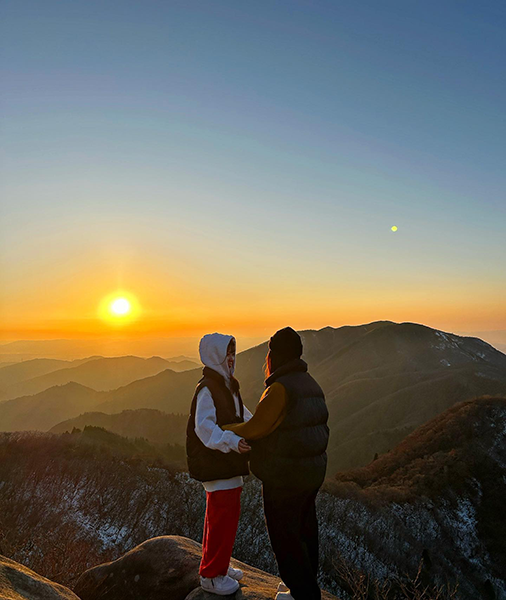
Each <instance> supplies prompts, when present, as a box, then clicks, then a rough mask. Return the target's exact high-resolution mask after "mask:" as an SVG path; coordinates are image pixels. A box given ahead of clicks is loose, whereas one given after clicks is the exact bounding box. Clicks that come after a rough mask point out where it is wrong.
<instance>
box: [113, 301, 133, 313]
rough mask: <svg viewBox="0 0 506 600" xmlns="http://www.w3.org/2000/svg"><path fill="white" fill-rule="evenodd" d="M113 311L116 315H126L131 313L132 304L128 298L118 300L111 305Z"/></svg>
mask: <svg viewBox="0 0 506 600" xmlns="http://www.w3.org/2000/svg"><path fill="white" fill-rule="evenodd" d="M111 310H112V312H113V313H114V314H115V315H126V314H128V313H129V312H130V302H129V301H128V300H127V299H126V298H117V299H116V300H114V302H113V303H112V304H111Z"/></svg>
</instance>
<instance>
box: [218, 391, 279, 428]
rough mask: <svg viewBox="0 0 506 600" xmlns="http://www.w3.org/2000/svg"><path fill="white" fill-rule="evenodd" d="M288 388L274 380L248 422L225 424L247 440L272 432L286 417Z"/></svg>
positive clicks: (225, 426)
mask: <svg viewBox="0 0 506 600" xmlns="http://www.w3.org/2000/svg"><path fill="white" fill-rule="evenodd" d="M286 403H287V397H286V390H285V388H284V386H283V384H281V383H278V382H276V381H275V382H274V383H273V384H272V385H270V386H269V387H268V388H267V389H266V390H265V392H264V393H263V394H262V397H261V398H260V402H259V403H258V405H257V407H256V409H255V412H254V414H253V416H252V417H251V419H250V420H249V421H248V422H247V423H232V424H230V425H224V426H223V427H222V429H228V430H230V431H233V432H234V433H235V434H237V435H239V436H241V437H243V438H245V439H246V440H257V439H259V438H263V437H265V436H266V435H269V433H272V432H273V431H274V430H275V429H276V427H278V425H279V424H280V423H281V421H282V420H283V419H284V418H285V414H286Z"/></svg>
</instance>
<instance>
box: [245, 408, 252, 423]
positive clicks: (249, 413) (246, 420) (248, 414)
mask: <svg viewBox="0 0 506 600" xmlns="http://www.w3.org/2000/svg"><path fill="white" fill-rule="evenodd" d="M252 416H253V415H252V414H251V412H250V411H249V410H248V407H247V406H246V404H244V422H245V423H247V422H248V421H249V420H250V419H251V417H252Z"/></svg>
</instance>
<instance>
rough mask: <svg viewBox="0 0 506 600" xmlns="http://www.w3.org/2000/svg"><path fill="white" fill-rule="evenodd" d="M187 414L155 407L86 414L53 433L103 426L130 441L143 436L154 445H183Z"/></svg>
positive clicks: (70, 420) (54, 429)
mask: <svg viewBox="0 0 506 600" xmlns="http://www.w3.org/2000/svg"><path fill="white" fill-rule="evenodd" d="M187 421H188V417H187V416H186V415H174V414H168V413H165V412H162V411H160V410H156V409H154V408H138V409H136V410H124V411H122V412H120V413H117V414H112V415H109V414H106V413H103V412H86V413H84V414H82V415H79V416H78V417H74V418H72V419H68V420H66V421H62V422H61V423H58V424H57V425H55V426H54V427H52V428H51V429H50V430H49V431H50V432H51V433H64V432H65V431H68V432H72V430H73V429H74V428H77V429H84V427H85V426H87V425H92V426H94V427H103V428H104V429H107V430H108V431H112V432H113V433H117V434H118V435H121V436H124V437H130V438H132V437H133V438H136V437H142V438H145V439H146V440H148V442H151V443H153V444H180V445H184V444H185V440H186V423H187Z"/></svg>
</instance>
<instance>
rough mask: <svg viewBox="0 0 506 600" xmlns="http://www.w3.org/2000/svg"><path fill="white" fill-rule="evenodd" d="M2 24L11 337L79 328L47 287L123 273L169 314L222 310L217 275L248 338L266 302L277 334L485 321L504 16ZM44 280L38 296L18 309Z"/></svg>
mask: <svg viewBox="0 0 506 600" xmlns="http://www.w3.org/2000/svg"><path fill="white" fill-rule="evenodd" d="M2 13H3V14H2V17H3V18H2V21H3V24H2V26H1V37H2V51H1V67H2V71H3V74H2V81H3V84H2V93H1V110H2V150H3V159H2V184H1V185H2V196H3V198H4V201H3V208H2V216H3V223H4V224H3V225H2V226H0V227H1V228H2V230H1V234H2V239H3V242H0V243H1V246H0V247H1V249H2V255H3V257H2V270H3V273H4V283H5V287H4V293H3V295H2V297H1V298H0V307H2V310H3V312H4V313H5V315H4V316H6V317H7V319H9V320H11V321H12V322H13V323H14V322H16V323H18V322H19V323H20V324H21V323H22V322H26V323H33V324H35V321H36V319H35V317H34V314H35V311H36V310H38V315H39V316H38V317H37V318H39V319H40V320H42V321H43V320H44V319H46V318H47V319H49V318H57V317H62V318H63V317H65V318H68V319H71V318H72V315H73V314H75V311H81V313H86V314H88V313H87V311H89V313H90V314H91V312H92V311H93V310H94V305H93V307H92V304H93V298H92V297H91V296H86V302H88V305H87V304H86V302H84V301H83V303H82V304H79V306H78V307H77V305H75V303H74V299H72V301H71V299H70V296H69V291H68V289H66V288H65V286H66V285H67V287H68V283H67V284H66V282H68V276H69V273H72V277H73V278H74V280H73V281H75V283H74V284H73V285H77V282H80V283H79V285H82V286H83V287H85V288H86V289H89V288H90V278H91V279H93V272H96V271H97V270H102V271H103V280H104V282H105V281H107V277H109V278H110V277H112V276H113V274H115V275H114V276H115V277H116V278H117V279H118V281H119V280H121V285H124V286H130V287H131V288H133V289H135V291H136V293H138V294H140V295H141V296H142V294H143V293H144V292H143V289H139V287H138V286H139V285H141V282H140V279H139V277H140V276H139V272H141V271H144V270H146V269H147V270H148V271H149V273H150V277H151V281H152V284H151V285H152V286H153V287H156V282H157V281H161V280H162V279H163V280H166V279H167V278H169V279H170V278H172V280H173V281H172V288H173V289H177V290H178V296H177V297H178V298H181V299H184V301H183V300H180V302H181V303H183V304H187V303H188V302H189V303H190V304H192V302H193V303H194V304H195V305H196V304H197V303H198V302H199V299H200V302H201V303H206V302H207V300H206V299H205V298H204V299H203V294H205V293H206V290H207V291H208V290H209V289H210V288H211V287H212V288H213V295H214V297H215V300H213V302H215V303H216V306H220V303H221V306H222V307H224V306H225V307H227V306H228V310H229V312H230V306H229V304H230V289H231V284H230V278H231V274H233V280H234V282H235V285H236V286H240V288H241V290H242V291H241V292H240V293H238V296H237V303H238V304H240V305H241V306H242V307H243V310H244V311H246V312H248V311H250V310H251V306H250V304H249V302H254V304H253V306H258V310H259V311H260V312H262V311H263V313H264V314H269V315H270V317H269V319H267V321H268V322H269V324H270V323H273V324H275V323H277V322H278V320H279V322H281V319H282V317H283V314H284V313H285V309H286V307H287V306H288V307H289V309H290V310H289V311H288V314H289V315H290V316H291V317H292V318H293V319H294V322H296V323H297V324H298V325H300V326H301V327H302V326H307V327H311V326H317V325H321V324H324V323H325V324H327V323H328V324H331V325H340V324H343V322H360V321H362V320H374V316H375V315H376V314H377V318H391V319H393V320H412V321H422V322H427V321H430V322H428V323H427V324H433V325H435V326H436V325H440V326H446V327H454V328H459V329H466V328H467V329H473V328H480V329H488V328H490V329H502V328H506V321H505V318H506V317H505V316H504V311H501V309H500V306H501V304H502V306H504V301H505V300H506V283H505V268H504V267H505V259H504V256H505V250H506V243H505V238H506V236H505V229H506V227H505V226H506V199H505V187H506V186H505V179H506V170H505V168H504V165H505V155H506V152H505V150H506V126H505V109H504V107H505V106H506V78H505V66H504V65H505V64H506V61H505V59H506V38H505V36H504V31H505V26H506V5H504V3H500V2H480V3H477V2H467V1H459V2H447V1H445V2H432V1H428V2H427V1H425V2H411V1H409V2H406V1H398V2H391V1H386V2H373V1H367V2H360V3H357V2H353V3H352V2H347V3H344V2H335V1H334V2H327V1H322V2H303V1H296V0H291V1H276V0H269V1H256V2H240V1H237V0H236V1H228V2H225V1H219V0H218V1H214V0H206V1H203V0H202V1H193V0H184V1H177V0H170V1H153V0H143V1H142V2H141V1H137V2H133V1H128V0H121V1H110V0H102V1H100V2H98V1H93V0H86V2H82V1H81V2H78V1H72V0H66V1H63V0H62V1H54V0H45V1H44V2H40V1H25V0H16V2H4V3H3V4H2ZM392 225H397V226H398V228H399V229H398V231H397V232H396V233H395V234H393V233H392V232H391V231H390V227H391V226H392ZM90 265H92V266H93V269H91V267H90ZM104 265H107V267H104ZM104 269H105V270H104ZM104 282H101V283H100V286H102V287H100V286H99V288H98V289H96V290H95V291H96V294H97V295H100V294H101V293H106V292H107V291H109V290H106V289H105V288H106V287H107V283H104ZM142 285H143V286H144V288H145V286H146V282H145V281H143V282H142ZM46 286H51V289H55V290H58V294H57V300H56V303H55V298H54V297H47V295H46V296H45V295H44V294H42V296H41V297H40V298H38V299H37V296H36V294H37V293H39V292H38V291H37V290H40V289H41V288H45V287H46ZM136 286H137V288H136ZM213 286H214V287H213ZM162 287H163V286H162ZM169 287H170V286H169ZM308 287H309V288H310V290H309V291H308ZM394 288H395V294H394V293H393V289H394ZM273 289H275V292H273V291H272V290H273ZM478 289H479V290H480V299H479V300H478V299H477V298H476V290H478ZM311 290H313V292H314V293H313V296H311ZM34 293H35V296H34ZM164 294H166V292H165V291H164V292H163V293H162V292H161V293H160V294H159V296H160V301H159V303H158V304H157V303H156V302H155V301H153V298H152V297H151V296H150V297H149V298H148V296H149V295H148V296H146V300H145V304H146V305H148V304H149V305H150V306H151V307H152V310H153V314H155V313H156V314H157V315H158V316H159V317H160V318H161V317H162V316H163V311H164V309H163V306H164V305H167V303H169V304H170V303H172V304H170V305H171V306H172V307H174V306H175V305H176V304H177V299H176V298H174V297H172V298H169V297H167V296H166V295H164ZM266 294H271V296H270V300H269V301H267V300H266V299H265V297H266ZM84 296H85V294H84V295H83V298H84ZM28 297H29V298H32V300H28V299H27V298H28ZM308 297H312V298H318V299H319V300H314V301H312V302H314V304H311V306H312V308H313V310H312V311H309V312H308V310H307V302H308V300H307V298H308ZM58 298H61V302H60V303H59V302H58ZM330 298H334V299H337V300H335V301H337V302H338V301H339V298H343V304H342V306H341V309H340V310H336V311H335V313H334V312H333V308H332V302H331V301H330ZM248 299H249V300H248ZM262 299H263V300H262ZM69 302H70V304H69ZM259 302H260V304H258V303H259ZM262 302H263V304H262ZM241 303H242V304H241ZM430 303H432V306H431V310H430V311H427V310H426V309H427V305H428V304H430ZM70 305H72V306H73V307H75V308H73V309H72V310H70V311H69V309H68V306H70ZM87 306H88V308H87ZM357 306H358V307H361V310H358V309H357ZM209 307H210V308H209V311H208V312H207V313H206V315H207V316H208V317H209V315H210V314H216V315H219V314H220V313H219V308H216V307H215V305H214V304H213V303H212V302H211V303H210V304H209ZM212 307H214V308H212ZM270 307H271V308H272V307H274V308H272V310H271V312H269V311H270ZM346 307H349V308H346ZM410 307H411V308H410ZM211 308H212V310H211ZM352 308H353V310H352ZM375 309H377V311H376V312H375ZM234 310H235V308H234ZM213 311H214V312H213ZM347 311H348V312H347ZM238 312H240V311H238ZM176 313H177V310H176ZM271 313H272V314H271ZM316 313H318V315H321V317H318V318H315V317H314V316H311V315H315V314H316ZM333 315H335V316H333ZM347 315H349V316H348V317H347ZM257 317H258V318H257ZM371 317H372V318H371ZM202 319H204V315H203V316H202ZM333 319H334V321H333V322H330V321H332V320H333ZM347 319H348V320H347ZM183 321H184V319H183ZM253 321H254V322H255V323H256V322H258V323H261V322H262V319H261V317H260V316H258V315H257V316H256V317H255V319H253Z"/></svg>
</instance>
